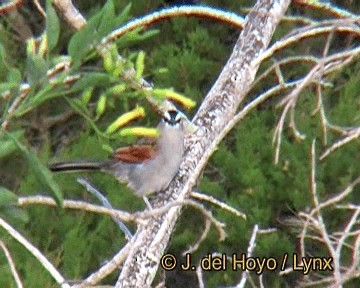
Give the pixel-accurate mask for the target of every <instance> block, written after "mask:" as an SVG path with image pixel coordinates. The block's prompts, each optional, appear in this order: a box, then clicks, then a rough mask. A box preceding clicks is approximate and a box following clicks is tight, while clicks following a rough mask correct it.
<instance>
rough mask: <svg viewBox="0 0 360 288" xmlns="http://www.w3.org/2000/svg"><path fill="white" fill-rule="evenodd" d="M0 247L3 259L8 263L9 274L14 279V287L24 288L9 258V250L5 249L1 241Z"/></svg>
mask: <svg viewBox="0 0 360 288" xmlns="http://www.w3.org/2000/svg"><path fill="white" fill-rule="evenodd" d="M0 247H1V249H2V250H3V251H4V254H5V257H6V259H7V261H8V263H9V266H10V270H11V274H12V275H13V277H14V280H15V283H16V286H17V287H18V288H22V287H24V286H23V284H22V282H21V279H20V276H19V274H18V272H17V271H16V267H15V263H14V261H13V259H12V257H11V254H10V252H9V250H8V249H7V248H6V246H5V244H4V242H3V241H1V240H0Z"/></svg>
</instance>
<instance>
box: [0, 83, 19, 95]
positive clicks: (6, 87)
mask: <svg viewBox="0 0 360 288" xmlns="http://www.w3.org/2000/svg"><path fill="white" fill-rule="evenodd" d="M17 86H18V84H17V83H14V82H4V83H0V94H1V93H3V92H5V91H7V90H11V89H13V88H16V87H17Z"/></svg>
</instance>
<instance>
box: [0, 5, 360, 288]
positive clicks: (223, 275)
mask: <svg viewBox="0 0 360 288" xmlns="http://www.w3.org/2000/svg"><path fill="white" fill-rule="evenodd" d="M171 2H172V1H156V0H155V1H146V0H139V1H134V2H133V3H132V6H131V10H130V12H129V15H128V19H129V18H133V17H138V16H142V15H146V14H148V13H151V12H152V11H154V10H156V9H159V8H161V7H166V6H169V5H172V4H173V3H171ZM105 3H106V1H98V0H96V1H95V0H78V1H76V5H77V7H78V8H79V10H80V11H81V12H82V13H83V15H85V16H86V18H87V19H90V18H91V17H93V16H94V15H99V13H100V12H99V11H102V10H101V9H104V5H105ZM332 3H333V4H335V5H337V4H338V5H341V6H342V7H344V8H345V9H347V10H349V11H351V12H353V13H355V14H357V13H359V11H360V2H358V1H350V0H349V1H332ZM43 4H44V3H43ZM128 4H129V3H128V1H122V0H119V1H114V6H115V11H116V14H119V13H120V12H121V11H123V9H125V7H126V6H127V5H128ZM201 4H206V5H211V6H215V7H219V8H222V9H226V10H230V11H233V12H235V13H238V14H240V15H245V11H246V10H244V9H245V8H248V7H252V5H253V4H254V1H242V2H241V5H240V4H239V3H238V2H237V1H220V0H208V1H201ZM44 7H45V4H44ZM291 11H293V12H298V13H301V14H302V15H307V16H308V17H309V18H311V17H322V16H324V17H326V16H325V15H314V12H311V11H306V9H300V8H298V7H295V6H292V7H290V12H291ZM19 19H20V20H21V21H20V20H19ZM92 19H94V18H92ZM104 19H105V18H103V20H102V21H104ZM118 20H119V22H120V20H121V21H122V20H125V19H118ZM45 22H46V21H45V20H44V18H42V17H41V15H40V14H39V13H38V11H37V10H36V9H35V7H34V5H33V2H32V1H27V3H26V4H25V5H23V6H22V7H20V8H19V9H18V10H17V13H16V15H14V14H13V13H11V14H8V15H2V16H1V19H0V92H3V91H5V90H6V89H8V88H12V89H16V88H14V87H15V86H9V85H10V84H9V83H20V82H22V81H25V80H27V81H29V82H30V83H32V84H33V85H34V87H35V86H36V89H35V88H34V90H33V91H32V92H31V93H30V96H29V98H28V99H27V100H26V101H24V102H23V105H22V106H20V108H19V110H18V111H17V113H16V114H15V115H14V116H13V117H12V118H11V119H10V125H9V127H10V128H9V129H8V131H9V134H10V136H7V135H8V134H5V133H3V132H2V133H1V134H0V186H1V187H2V188H1V189H2V190H0V194H1V193H2V192H3V193H5V194H1V195H6V197H7V196H8V195H10V194H7V193H10V191H11V192H12V193H14V194H16V195H17V196H30V195H37V194H45V195H51V191H49V185H44V183H42V182H41V181H40V180H39V171H37V169H36V167H35V166H34V165H33V164H34V163H37V162H36V161H40V162H41V163H42V164H44V165H46V164H47V163H49V162H51V161H55V160H67V159H82V158H85V159H104V158H106V157H108V155H109V150H110V149H109V148H110V147H112V148H116V147H117V146H120V145H123V144H125V143H129V142H132V141H134V139H132V138H131V137H125V138H124V137H115V138H109V137H104V135H103V134H102V133H101V131H105V130H106V127H108V125H109V124H110V123H111V122H112V121H114V120H115V119H116V118H117V117H118V116H119V115H121V114H122V113H124V112H126V111H128V110H129V109H133V108H134V107H136V105H142V106H144V107H145V108H146V111H147V112H148V113H147V114H148V115H149V117H147V118H146V119H145V120H142V122H139V123H137V125H138V124H139V125H140V124H141V125H145V126H150V125H152V126H154V125H155V124H156V121H157V116H156V115H155V113H153V112H151V109H150V108H149V107H148V106H147V104H146V101H145V100H144V97H142V95H141V93H137V92H134V91H133V90H131V88H130V87H128V86H127V84H126V83H125V82H124V83H123V84H124V85H125V88H124V90H125V91H123V93H122V94H120V95H119V94H117V93H111V91H109V87H113V86H115V85H118V84H122V83H121V82H119V80H118V79H115V77H113V74H111V73H112V72H113V71H110V72H111V73H110V72H109V71H106V70H107V69H106V67H105V68H104V67H103V60H102V59H101V57H99V56H96V55H88V54H86V53H85V52H83V51H81V49H82V48H81V45H82V42H81V41H80V40H79V39H80V38H79V39H77V40H76V41H77V42H76V41H74V38H72V37H75V36H73V35H74V33H75V32H74V31H72V30H71V29H69V27H68V26H67V24H66V23H64V22H63V21H62V20H61V19H60V20H59V23H60V35H59V39H58V41H56V43H55V44H56V45H54V47H51V48H52V49H49V51H48V52H46V55H45V56H44V57H43V60H42V61H40V60H39V59H35V58H36V57H33V58H31V57H30V56H29V55H30V54H31V53H29V51H28V50H29V45H28V44H26V41H25V40H26V39H27V36H29V35H30V36H31V35H32V36H39V35H40V34H41V33H42V32H43V29H44V27H45ZM105 22H106V21H105ZM14 23H17V24H16V25H14ZM119 24H120V23H119ZM112 25H114V23H113V22H112V23H110V20H109V23H107V24H106V25H105V24H104V26H106V27H104V31H105V32H106V31H110V30H111V29H112V28H113V27H112ZM289 25H290V24H289ZM289 28H290V27H287V26H286V24H282V25H280V26H279V27H278V29H277V31H276V35H275V37H274V38H275V39H276V37H277V36H278V35H282V34H284V33H285V32H286V31H289ZM109 29H110V30H109ZM150 29H151V30H150ZM20 31H22V32H21V33H20ZM145 31H146V32H136V33H134V34H133V35H131V36H126V37H124V39H122V40H121V41H119V42H118V46H117V47H118V51H119V53H120V55H122V56H124V57H125V58H126V59H127V61H126V63H124V65H125V66H126V65H130V66H131V65H136V64H135V63H136V59H137V57H138V53H139V51H144V52H145V55H146V57H145V71H144V74H143V77H144V78H145V79H147V80H149V81H150V82H152V83H153V85H154V86H155V87H156V88H170V87H172V88H174V89H175V91H178V92H181V93H183V94H184V95H186V96H187V97H189V98H191V99H193V100H195V101H196V102H197V103H198V104H199V103H201V101H202V97H204V95H205V94H206V93H207V91H208V89H209V88H210V87H211V86H212V84H213V82H214V80H215V79H216V78H217V76H218V73H219V72H220V71H221V68H222V66H223V65H224V63H225V61H226V60H227V58H228V56H229V54H230V53H231V49H232V47H233V44H234V42H235V41H236V39H237V37H238V33H239V31H237V30H235V29H234V28H232V27H228V26H226V25H225V24H224V23H215V22H213V21H210V20H206V19H203V20H199V19H194V18H176V19H171V20H167V21H164V22H160V23H157V24H155V25H153V26H151V27H149V28H147V30H145ZM156 31H157V32H156ZM26 33H28V35H27V34H26ZM323 41H325V38H323V39H319V38H315V39H308V40H306V41H304V43H299V45H296V47H294V49H293V50H291V49H290V50H287V53H288V54H289V55H297V54H301V55H305V54H309V55H314V54H315V55H316V54H321V53H322V50H321V48H319V47H320V45H318V44H319V43H322V42H323ZM353 41H355V40H354V39H349V37H347V36H346V37H345V36H344V37H341V36H337V37H334V39H333V40H332V44H331V49H332V50H333V51H336V50H338V49H341V48H342V47H343V46H344V45H354V42H353ZM69 43H70V44H69ZM27 45H28V46H27ZM71 45H73V47H71ZM83 46H86V42H85V44H83ZM27 47H28V48H27ZM321 47H323V46H321ZM67 53H70V54H72V55H73V56H75V57H78V60H79V65H78V66H77V67H75V68H74V69H75V70H73V72H75V71H77V70H78V71H81V72H83V73H85V74H86V75H87V76H86V77H87V78H86V77H85V78H86V79H85V80H84V81H83V83H82V84H79V85H78V86H77V87H75V88H74V87H72V89H68V88H67V87H64V86H61V87H59V88H58V89H57V90H56V91H51V93H50V94H46V87H47V86H46V85H48V84H46V83H45V82H44V77H43V76H44V71H46V70H47V68H48V67H50V66H51V65H50V64H54V63H56V61H59V55H63V54H67ZM76 53H77V54H76ZM282 56H283V55H278V57H279V59H281V57H282ZM81 63H86V65H80V64H81ZM265 68H266V67H261V69H262V71H264V70H265ZM306 68H307V66H306V63H304V64H303V65H298V66H291V67H290V66H289V67H288V68H287V71H286V73H287V77H289V78H291V77H292V76H291V75H294V77H296V75H299V74H302V73H303V72H304V71H305V69H306ZM108 70H109V69H108ZM110 70H111V69H110ZM333 77H334V78H333V79H331V81H332V82H333V84H334V86H333V87H331V88H328V89H326V95H325V99H326V107H327V108H328V116H329V117H330V120H331V122H333V123H337V124H339V125H342V126H359V125H360V117H359V115H360V113H359V111H360V98H359V91H360V62H359V60H357V61H354V62H353V63H352V64H351V65H350V66H348V67H347V68H345V69H343V70H342V71H340V72H339V73H337V75H336V76H333ZM270 84H271V83H267V82H262V83H261V84H259V85H258V87H257V89H255V90H254V91H253V93H254V95H253V96H255V95H256V93H257V92H260V91H263V90H264V89H266V88H268V87H269V86H270ZM89 87H90V88H91V89H89ZM39 91H40V92H41V93H43V94H41V95H40V96H39V94H40V92H39ZM44 91H45V92H44ZM84 91H87V92H88V93H90V92H91V91H92V95H91V99H88V100H86V99H85V98H86V95H84ZM307 93H309V95H308V97H306V98H305V97H304V98H302V100H301V101H300V102H299V103H298V109H297V113H296V118H297V123H299V127H298V129H299V130H300V131H302V132H303V133H304V134H306V135H307V137H306V139H305V140H304V141H302V142H301V143H298V142H296V141H295V140H294V138H293V137H292V136H291V134H290V132H289V133H287V132H285V134H284V138H283V139H282V147H281V154H280V161H279V164H278V165H274V164H273V158H274V149H273V147H272V145H271V141H272V137H273V133H274V128H275V125H276V122H277V120H278V117H279V110H277V109H276V104H277V102H276V98H275V101H274V100H271V101H268V102H267V103H266V104H264V105H262V106H261V107H260V108H259V109H257V111H256V113H254V112H253V113H252V114H251V115H250V116H249V117H247V119H246V120H245V121H243V122H242V123H241V124H240V125H239V126H238V127H237V128H236V129H235V130H234V131H232V132H231V133H230V134H229V135H228V136H227V137H226V139H225V141H223V142H222V143H221V145H220V146H219V148H218V150H217V151H216V153H215V154H214V155H213V157H212V159H211V161H210V162H209V163H208V165H207V168H206V169H205V171H204V173H203V177H202V179H200V184H199V187H198V190H199V191H201V192H203V193H206V194H209V195H212V196H214V197H216V198H219V199H222V200H223V201H225V202H227V203H229V204H230V205H232V206H234V207H236V208H237V209H239V210H240V211H242V212H244V213H245V214H246V215H247V218H248V219H247V221H244V220H243V219H240V218H234V216H233V215H231V214H228V213H226V212H224V211H221V210H219V209H217V208H211V209H212V211H213V213H214V215H215V216H216V217H217V218H218V219H220V220H222V221H224V222H225V223H226V224H227V226H226V231H227V233H228V237H227V238H226V239H225V241H223V242H219V239H218V235H217V233H216V231H215V229H213V228H212V230H211V232H210V235H209V236H208V238H207V239H206V241H204V242H203V243H202V244H201V245H200V247H199V249H198V250H197V251H196V252H195V253H194V254H193V255H192V257H193V259H194V260H195V261H196V262H197V261H198V260H199V259H200V258H201V257H203V256H205V255H207V254H208V253H212V252H216V251H217V252H220V253H227V254H228V255H231V254H232V253H239V254H240V253H246V249H247V247H248V241H249V238H250V235H251V232H252V228H253V226H254V224H259V225H260V227H261V228H263V229H266V228H277V231H276V232H274V233H271V234H268V235H263V236H262V237H261V238H259V239H258V242H257V246H256V249H255V252H254V256H258V257H274V258H276V259H278V260H279V259H282V257H283V255H284V254H285V253H289V255H292V254H293V253H296V252H297V249H298V247H297V243H298V240H297V232H298V231H297V230H296V229H294V227H290V226H289V225H286V224H287V220H288V219H291V217H293V216H295V214H296V212H298V211H302V210H306V209H308V208H309V207H311V205H312V204H311V203H312V200H311V194H310V192H309V180H308V179H309V174H310V153H309V151H310V147H311V141H312V139H313V138H319V139H320V138H321V133H322V132H321V127H320V124H319V122H320V121H319V119H318V118H317V117H318V116H311V115H309V113H308V112H307V111H311V110H313V109H315V107H316V97H315V93H314V91H311V90H310V89H308V90H307ZM46 95H48V96H46ZM101 95H107V96H108V97H107V102H106V108H104V111H101V109H100V110H99V105H100V104H99V103H100V102H99V101H101V100H100V99H101ZM84 99H85V100H84ZM248 99H251V97H249V98H248ZM9 103H10V102H8V101H6V100H5V99H1V98H0V109H1V110H0V111H1V112H0V113H2V115H1V116H2V121H3V120H5V119H6V113H5V111H6V110H7V108H8V105H9ZM194 110H196V108H195V109H194ZM194 110H193V111H187V112H186V113H187V114H188V116H189V118H191V115H192V113H194V112H195V111H194ZM91 119H92V120H91ZM9 137H15V139H18V142H20V144H19V145H20V147H22V148H24V149H19V145H16V143H15V142H14V141H12V140H10V138H9ZM331 137H336V135H331V134H330V139H329V141H330V142H331V140H333V139H332V138H331ZM316 144H317V145H316V146H317V150H318V151H321V149H322V148H323V143H321V140H318V141H317V143H316ZM25 147H26V148H25ZM31 151H35V152H36V159H37V160H33V161H35V162H31V161H30V160H31V155H35V154H32V152H31ZM359 151H360V149H359V141H358V140H357V141H353V142H352V143H349V145H347V146H345V147H343V148H342V149H341V150H340V151H338V152H335V153H333V154H332V155H331V156H329V157H328V159H327V160H326V161H325V162H322V163H319V164H318V166H317V169H318V171H317V180H318V182H317V185H318V191H319V194H320V195H321V196H324V197H325V198H326V193H329V192H336V191H340V190H341V189H342V188H343V187H344V186H346V185H347V184H348V183H349V182H351V181H352V180H353V179H355V177H357V176H358V173H359V171H360V153H359ZM29 159H30V160H29ZM40 173H41V171H40ZM78 176H79V175H72V174H71V175H70V174H62V175H55V176H54V182H55V183H56V185H58V186H59V187H60V189H61V191H62V193H63V195H64V198H65V199H83V200H89V201H96V200H94V199H92V198H91V196H89V194H88V193H87V192H86V191H85V190H84V188H83V187H82V186H80V185H79V184H78V183H77V182H76V178H77V177H78ZM87 176H88V177H89V178H90V179H91V181H92V182H93V183H94V184H95V185H96V186H97V187H98V188H99V189H100V190H101V191H103V192H106V195H107V197H108V199H109V200H110V202H111V203H112V204H113V206H114V207H118V208H119V209H124V210H127V211H137V210H141V209H143V208H144V203H143V201H142V200H141V199H138V198H136V197H135V196H133V195H131V193H130V192H129V191H128V190H127V189H126V187H123V186H121V187H119V185H118V183H117V181H116V180H114V179H113V178H112V177H110V176H108V175H103V174H101V173H94V174H91V175H90V174H89V175H87ZM50 186H51V185H50ZM55 189H56V188H55ZM50 190H51V189H50ZM1 195H0V213H1V217H3V218H4V219H6V220H7V221H9V222H10V223H12V224H13V226H15V227H16V228H17V229H18V230H19V231H20V232H21V233H22V234H23V235H25V236H26V237H27V238H28V239H29V240H30V241H31V242H32V243H33V244H34V245H35V246H36V247H38V248H39V249H40V250H41V251H43V252H44V253H45V254H46V255H47V256H48V257H49V258H50V260H51V261H52V262H53V263H54V264H55V265H56V266H57V267H59V269H60V270H61V271H62V272H63V275H65V277H66V278H67V279H82V278H83V277H84V276H85V275H87V274H89V273H90V272H91V271H93V270H94V269H96V268H97V267H98V266H99V265H100V264H101V263H104V262H105V261H107V259H109V258H111V256H112V255H113V254H114V253H116V251H118V250H119V247H121V246H122V245H124V243H125V239H124V237H123V234H122V232H121V231H120V230H119V229H118V227H117V226H116V225H114V223H113V221H112V220H111V219H110V218H109V217H105V216H99V215H93V214H90V213H85V212H81V211H70V210H63V209H54V208H49V207H45V206H29V207H26V208H21V209H20V208H18V207H15V206H8V205H5V204H4V205H3V204H2V201H4V203H8V202H6V201H5V200H3V198H4V197H5V196H1ZM359 195H360V193H359V187H355V190H354V192H353V193H352V194H351V197H352V199H351V200H350V201H351V202H354V203H359V201H360V196H359ZM89 198H90V199H89ZM326 216H327V217H328V218H329V219H330V222H328V223H329V224H328V225H329V226H334V227H336V226H341V225H343V224H344V222H343V221H344V219H343V218H342V217H341V215H331V213H330V214H329V215H326ZM203 223H204V219H203V216H202V215H201V213H199V212H198V211H197V210H195V209H192V208H186V210H185V211H184V213H183V214H182V216H181V220H180V221H179V222H178V224H177V229H176V231H175V233H174V234H173V236H172V240H171V245H170V247H168V252H170V253H173V254H175V255H177V256H178V257H182V256H181V254H182V252H183V251H184V250H186V249H187V248H188V247H189V246H190V245H191V243H194V242H195V241H196V240H197V239H198V238H199V237H200V235H201V233H202V231H203V228H204V225H205V224H203ZM134 228H135V227H134V226H131V225H130V229H134ZM0 239H1V240H2V241H3V242H4V243H5V244H6V245H7V247H8V249H9V250H10V251H11V254H12V256H13V258H14V261H15V263H16V266H17V269H18V271H19V273H20V275H21V277H22V280H23V283H24V286H25V287H55V284H54V282H53V280H52V278H51V277H50V276H49V275H48V272H47V271H45V270H44V269H43V268H42V267H41V266H40V264H39V263H38V262H37V260H36V259H34V258H33V257H32V256H31V255H30V254H29V253H28V252H27V250H25V249H24V248H23V247H22V246H21V245H19V244H18V243H17V242H15V241H14V240H13V239H12V238H11V237H10V236H9V235H8V234H7V233H6V232H5V231H3V230H1V231H0ZM308 249H309V251H308V252H309V253H310V254H311V255H313V256H319V257H320V256H322V257H324V256H326V251H325V250H324V249H322V247H321V246H314V247H308ZM349 257H350V255H349ZM349 261H350V259H349ZM240 274H241V273H239V272H231V271H226V272H209V273H205V279H206V280H205V281H206V285H207V287H219V286H225V285H231V284H232V283H234V282H235V281H236V279H239V278H240V276H241V275H240ZM302 276H303V275H301V274H300V273H292V274H289V275H288V276H283V277H279V276H278V274H277V273H275V272H271V271H266V272H265V274H264V283H265V284H266V287H294V283H296V281H297V280H300V279H301V277H302ZM116 277H117V275H115V274H113V275H111V276H110V277H108V278H107V279H106V281H105V284H106V283H112V282H113V281H114V279H116ZM167 283H168V286H169V287H186V286H189V287H196V285H197V280H196V275H195V273H192V272H181V271H179V270H176V271H173V272H169V273H168V275H167ZM359 285H360V281H359V280H353V281H352V282H349V283H347V287H359ZM0 287H15V284H14V282H13V279H12V275H11V272H10V269H9V267H8V264H7V261H6V258H5V256H4V255H3V253H0Z"/></svg>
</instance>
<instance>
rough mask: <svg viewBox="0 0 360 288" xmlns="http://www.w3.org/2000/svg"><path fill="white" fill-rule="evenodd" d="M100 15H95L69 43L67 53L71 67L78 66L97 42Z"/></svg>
mask: <svg viewBox="0 0 360 288" xmlns="http://www.w3.org/2000/svg"><path fill="white" fill-rule="evenodd" d="M101 16H102V13H101V12H100V13H97V14H95V15H94V16H93V17H91V19H90V20H89V21H88V23H87V25H85V26H84V27H82V28H81V29H80V30H79V31H78V32H77V33H75V34H74V35H73V36H72V37H71V39H70V42H69V46H68V53H69V55H70V57H71V59H72V61H73V66H74V67H76V66H78V65H79V64H80V63H81V61H82V60H83V59H84V58H85V56H86V55H87V53H88V52H89V51H90V49H91V48H92V47H93V45H95V44H96V42H97V41H98V40H99V35H98V33H97V27H98V25H99V23H100V21H101Z"/></svg>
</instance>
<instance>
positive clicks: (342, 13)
mask: <svg viewBox="0 0 360 288" xmlns="http://www.w3.org/2000/svg"><path fill="white" fill-rule="evenodd" d="M293 3H294V4H295V5H300V6H305V7H310V8H311V9H317V10H321V11H324V12H326V13H329V14H331V15H334V16H335V17H339V18H354V19H356V20H357V21H360V18H359V16H358V15H356V14H352V13H350V12H348V11H346V10H344V9H341V8H337V7H336V6H335V5H333V4H330V3H324V2H317V1H308V0H294V1H293Z"/></svg>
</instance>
